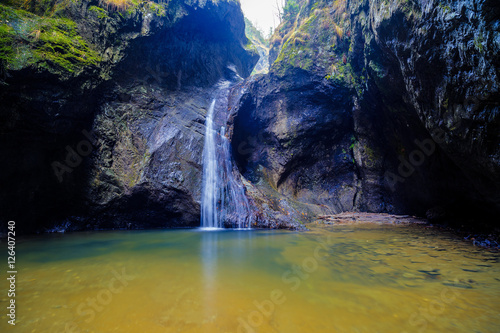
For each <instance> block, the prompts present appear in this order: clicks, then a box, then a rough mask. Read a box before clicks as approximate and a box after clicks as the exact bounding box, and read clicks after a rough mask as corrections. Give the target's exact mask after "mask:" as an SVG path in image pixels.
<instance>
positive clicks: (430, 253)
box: [0, 225, 500, 333]
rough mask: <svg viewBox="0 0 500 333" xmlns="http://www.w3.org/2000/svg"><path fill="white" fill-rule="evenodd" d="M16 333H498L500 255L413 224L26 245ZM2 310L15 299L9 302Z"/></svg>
mask: <svg viewBox="0 0 500 333" xmlns="http://www.w3.org/2000/svg"><path fill="white" fill-rule="evenodd" d="M17 250H18V258H17V266H18V271H19V273H18V276H17V279H18V281H17V289H18V290H17V291H18V292H17V295H16V296H17V297H16V304H17V315H18V323H17V325H16V327H15V328H12V327H8V326H10V325H8V324H7V317H6V316H5V311H2V315H1V323H0V331H2V332H9V331H16V332H96V333H108V332H218V333H219V332H283V333H294V332H300V333H302V332H304V333H305V332H370V333H374V332H381V333H382V332H383V333H390V332H397V333H402V332H409V333H410V332H439V333H442V332H467V333H471V332H481V333H487V332H492V333H493V332H495V333H497V332H499V328H500V315H499V309H500V297H499V296H500V264H499V257H500V256H499V254H497V253H491V252H488V251H484V250H478V249H477V248H474V247H472V246H471V245H469V244H467V243H464V242H462V241H461V240H459V239H456V238H454V237H452V236H450V235H446V234H443V233H439V232H437V231H434V230H430V229H423V228H421V227H411V226H396V227H394V226H374V225H369V226H368V225H365V226H335V227H332V226H330V227H316V228H314V229H313V231H311V232H307V233H295V232H289V231H211V232H201V231H197V230H170V231H144V232H100V233H79V234H70V235H55V236H43V237H36V238H32V239H27V240H24V241H23V242H19V244H18V247H17ZM0 297H2V298H0V299H1V304H2V307H3V308H4V309H5V306H6V305H7V301H8V300H7V298H6V295H2V296H0Z"/></svg>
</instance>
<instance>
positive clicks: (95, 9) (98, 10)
mask: <svg viewBox="0 0 500 333" xmlns="http://www.w3.org/2000/svg"><path fill="white" fill-rule="evenodd" d="M89 12H91V13H96V14H97V17H98V18H99V19H101V20H103V19H106V18H108V17H109V16H108V12H107V11H106V10H104V9H103V8H101V7H97V6H90V8H89Z"/></svg>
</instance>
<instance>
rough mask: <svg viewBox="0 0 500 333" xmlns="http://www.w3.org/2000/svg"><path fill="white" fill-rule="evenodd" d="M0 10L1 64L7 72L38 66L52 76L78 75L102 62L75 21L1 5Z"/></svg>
mask: <svg viewBox="0 0 500 333" xmlns="http://www.w3.org/2000/svg"><path fill="white" fill-rule="evenodd" d="M56 7H57V6H54V8H56ZM0 10H1V12H0V60H1V61H2V65H3V66H5V68H6V69H9V70H20V69H22V68H24V67H28V66H30V65H36V66H37V67H38V68H45V69H49V70H51V71H52V72H62V71H63V72H64V71H66V72H75V71H78V70H81V69H82V68H83V67H85V66H91V65H96V64H97V63H98V62H99V61H100V57H99V55H98V54H97V52H96V51H95V50H94V49H93V48H92V47H91V46H89V44H88V43H87V42H86V41H85V40H84V39H83V38H82V37H81V36H80V35H79V34H78V31H77V25H76V23H75V22H74V21H72V20H70V19H68V18H65V17H62V16H59V15H52V14H51V15H50V16H38V15H36V14H33V13H31V12H28V11H26V10H23V9H18V8H13V7H9V6H5V5H0ZM54 13H57V10H56V9H54Z"/></svg>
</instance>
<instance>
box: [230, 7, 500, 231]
mask: <svg viewBox="0 0 500 333" xmlns="http://www.w3.org/2000/svg"><path fill="white" fill-rule="evenodd" d="M297 2H298V4H299V9H300V10H299V11H298V12H297V13H293V14H294V15H289V16H288V19H286V20H285V22H284V23H282V25H281V26H280V28H279V29H278V31H277V32H275V35H274V37H273V40H272V41H271V44H272V46H273V47H272V49H271V51H270V56H271V61H274V63H273V65H272V67H271V72H270V74H269V75H268V76H261V77H258V78H255V79H253V80H252V81H250V82H248V83H247V84H246V86H244V87H243V88H241V89H243V90H244V93H242V94H241V95H242V98H241V100H240V101H239V103H237V106H235V116H234V132H233V149H234V151H235V156H236V160H237V162H238V165H239V168H240V170H241V172H242V173H243V175H244V176H245V177H247V178H248V179H249V180H251V181H252V183H253V184H254V185H255V187H256V188H257V190H259V189H260V192H259V191H257V192H255V193H257V194H256V196H257V197H258V198H261V199H262V200H264V201H266V200H271V199H270V198H271V197H272V195H271V194H270V193H271V192H272V191H274V192H276V193H277V194H278V196H280V199H279V200H284V201H287V202H288V203H295V206H297V204H296V203H297V202H299V203H301V204H302V206H301V207H302V208H300V207H298V206H297V207H296V208H290V210H289V214H291V215H293V216H297V217H298V216H300V215H301V214H303V213H304V211H305V212H306V213H307V211H308V210H309V211H310V213H314V212H316V213H318V212H321V211H322V212H323V213H327V214H331V213H332V212H333V213H339V212H342V211H350V210H359V211H368V212H388V213H404V214H407V213H410V214H419V215H421V216H425V212H426V211H427V210H428V209H431V208H433V207H436V206H440V207H441V208H442V210H444V211H446V215H447V217H448V220H450V218H451V221H455V222H457V221H458V219H456V218H457V217H461V218H465V219H466V220H467V219H468V218H469V217H470V215H475V216H476V217H478V216H480V215H482V214H484V215H485V216H490V217H491V216H494V215H495V214H497V213H498V212H500V200H499V199H500V198H499V196H498V195H499V193H500V163H499V161H500V160H499V157H500V136H499V135H498V133H499V128H500V127H499V125H500V120H499V105H498V101H499V95H498V94H499V92H498V89H499V67H498V64H500V61H499V46H500V45H499V40H500V31H499V29H500V21H499V17H500V16H498V15H497V14H498V13H499V5H498V4H497V2H494V1H377V0H370V1H368V0H364V1H335V2H334V3H331V2H327V1H319V0H318V1H297ZM269 188H271V189H272V191H271V192H270V191H269ZM271 201H272V200H271ZM304 204H305V206H304ZM281 209H282V208H281ZM281 209H279V208H278V209H277V210H281ZM301 210H302V211H301ZM476 220H477V219H476ZM486 221H487V220H486ZM487 223H488V222H487ZM490 224H491V222H490Z"/></svg>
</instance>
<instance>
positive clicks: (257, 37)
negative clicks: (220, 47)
mask: <svg viewBox="0 0 500 333" xmlns="http://www.w3.org/2000/svg"><path fill="white" fill-rule="evenodd" d="M245 34H246V36H247V38H248V39H250V40H251V41H257V42H259V43H260V44H262V45H264V46H266V47H269V40H268V39H266V38H264V36H263V35H262V31H260V30H259V29H257V28H256V27H255V26H254V25H253V24H252V22H250V20H249V19H247V18H246V17H245Z"/></svg>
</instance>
